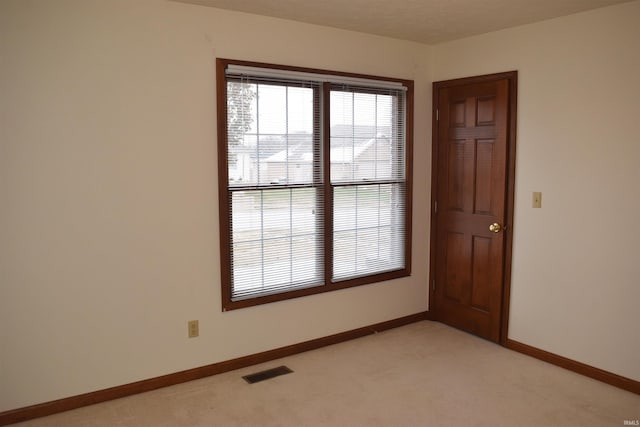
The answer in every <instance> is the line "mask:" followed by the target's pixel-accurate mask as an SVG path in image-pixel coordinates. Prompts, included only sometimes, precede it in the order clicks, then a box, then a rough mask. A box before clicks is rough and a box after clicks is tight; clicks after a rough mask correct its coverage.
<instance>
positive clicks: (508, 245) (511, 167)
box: [429, 71, 518, 345]
mask: <svg viewBox="0 0 640 427" xmlns="http://www.w3.org/2000/svg"><path fill="white" fill-rule="evenodd" d="M505 79H506V80H508V84H509V102H508V109H509V112H508V115H509V117H508V121H507V126H508V129H507V132H508V135H507V169H506V183H505V196H506V197H505V210H506V212H505V224H504V225H505V227H506V229H505V236H504V240H505V241H504V268H503V281H502V313H501V320H500V341H499V343H500V344H501V345H506V343H507V337H508V333H509V331H508V328H509V302H510V290H511V256H512V247H513V233H514V224H513V211H514V194H515V172H516V123H517V121H516V119H517V100H518V93H517V89H518V72H517V71H507V72H503V73H494V74H486V75H481V76H473V77H464V78H459V79H453V80H444V81H437V82H434V83H433V104H432V126H431V129H432V144H431V150H432V153H431V227H430V257H429V258H430V259H429V309H430V313H431V314H430V315H429V317H430V318H431V319H432V320H438V319H437V315H436V314H435V313H433V312H431V309H432V307H433V301H434V298H435V288H434V283H435V278H436V269H437V268H438V266H437V265H436V244H437V234H438V233H437V221H436V198H437V189H438V166H439V165H438V158H439V156H438V154H439V153H438V145H439V144H438V105H439V91H440V89H443V88H446V87H455V86H463V85H468V84H475V83H485V82H492V81H497V80H505Z"/></svg>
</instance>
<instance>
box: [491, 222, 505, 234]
mask: <svg viewBox="0 0 640 427" xmlns="http://www.w3.org/2000/svg"><path fill="white" fill-rule="evenodd" d="M489 231H491V232H493V233H499V232H500V231H502V226H501V225H500V224H498V223H497V222H494V223H493V224H491V225H490V226H489Z"/></svg>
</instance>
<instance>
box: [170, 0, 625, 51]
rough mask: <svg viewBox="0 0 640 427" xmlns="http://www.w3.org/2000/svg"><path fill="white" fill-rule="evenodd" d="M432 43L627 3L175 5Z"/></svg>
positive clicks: (359, 0)
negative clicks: (231, 11)
mask: <svg viewBox="0 0 640 427" xmlns="http://www.w3.org/2000/svg"><path fill="white" fill-rule="evenodd" d="M174 1H178V2H182V3H190V4H199V5H203V6H211V7H216V8H220V9H229V10H235V11H241V12H248V13H254V14H258V15H266V16H272V17H277V18H283V19H290V20H294V21H300V22H307V23H311V24H318V25H324V26H329V27H335V28H342V29H346V30H353V31H360V32H364V33H369V34H377V35H381V36H387V37H393V38H398V39H404V40H413V41H417V42H422V43H427V44H434V43H439V42H443V41H449V40H454V39H459V38H462V37H467V36H471V35H476V34H482V33H486V32H489V31H495V30H500V29H503V28H508V27H515V26H517V25H522V24H528V23H532V22H537V21H542V20H545V19H550V18H555V17H558V16H564V15H570V14H572V13H576V12H581V11H584V10H589V9H596V8H598V7H603V6H608V5H612V4H616V3H624V2H626V1H629V0H174Z"/></svg>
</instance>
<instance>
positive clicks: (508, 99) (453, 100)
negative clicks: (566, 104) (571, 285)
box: [430, 72, 516, 342]
mask: <svg viewBox="0 0 640 427" xmlns="http://www.w3.org/2000/svg"><path fill="white" fill-rule="evenodd" d="M515 79H516V75H515V72H514V73H502V74H499V75H492V76H482V77H478V78H468V79H460V80H454V81H449V82H437V83H434V108H435V111H436V117H435V119H436V120H435V121H434V157H433V159H434V175H433V179H434V183H433V194H434V197H433V211H432V214H433V215H432V245H431V248H432V263H431V265H432V269H431V281H432V287H431V288H432V289H431V295H430V296H431V301H432V304H431V307H430V311H433V317H435V319H436V320H439V321H441V322H443V323H446V324H449V325H451V326H454V327H456V328H459V329H462V330H465V331H467V332H470V333H473V334H475V335H478V336H481V337H483V338H486V339H489V340H492V341H496V342H498V341H501V340H502V341H504V340H505V339H506V322H507V318H506V317H507V315H508V310H507V307H508V301H507V298H506V297H507V296H508V286H507V284H508V272H509V271H510V265H508V264H510V259H511V257H510V253H511V239H510V236H511V233H512V230H511V218H512V211H513V176H514V159H515V157H514V154H515V153H514V148H515V135H514V133H515V90H516V85H515ZM507 243H508V244H507ZM507 255H509V256H507ZM503 326H504V328H503Z"/></svg>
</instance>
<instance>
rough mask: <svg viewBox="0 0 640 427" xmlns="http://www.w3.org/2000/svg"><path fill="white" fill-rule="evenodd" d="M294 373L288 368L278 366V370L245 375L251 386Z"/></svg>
mask: <svg viewBox="0 0 640 427" xmlns="http://www.w3.org/2000/svg"><path fill="white" fill-rule="evenodd" d="M291 373H293V371H292V370H291V369H289V368H287V367H286V366H278V367H277V368H273V369H267V370H266V371H262V372H256V373H255V374H251V375H245V376H244V377H242V378H244V380H245V381H246V382H248V383H249V384H253V383H257V382H260V381H264V380H270V379H271V378H275V377H278V376H280V375H286V374H291Z"/></svg>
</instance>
